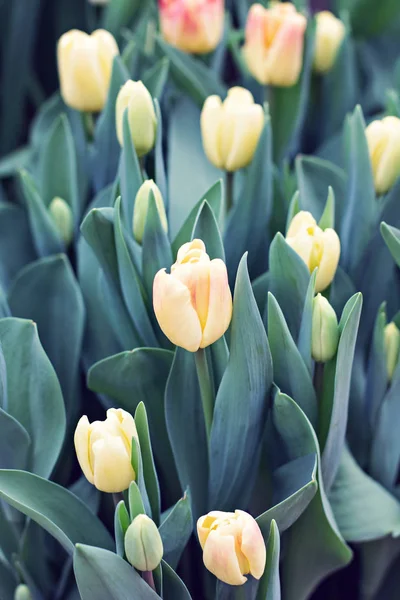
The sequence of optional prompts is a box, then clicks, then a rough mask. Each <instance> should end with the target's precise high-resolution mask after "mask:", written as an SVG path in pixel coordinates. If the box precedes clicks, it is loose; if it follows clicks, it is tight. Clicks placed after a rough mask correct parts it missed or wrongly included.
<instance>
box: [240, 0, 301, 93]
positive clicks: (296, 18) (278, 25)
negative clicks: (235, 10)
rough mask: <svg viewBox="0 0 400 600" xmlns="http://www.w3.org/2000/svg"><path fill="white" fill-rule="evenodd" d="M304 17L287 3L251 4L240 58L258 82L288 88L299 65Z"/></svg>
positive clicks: (297, 76)
mask: <svg viewBox="0 0 400 600" xmlns="http://www.w3.org/2000/svg"><path fill="white" fill-rule="evenodd" d="M306 27H307V19H306V18H305V16H304V15H302V14H300V13H299V12H297V10H296V8H295V6H294V5H293V4H292V3H291V2H283V3H280V2H278V3H276V4H273V5H272V6H271V7H270V8H264V7H263V6H262V5H261V4H253V5H252V6H251V8H250V11H249V15H248V18H247V24H246V39H245V45H244V48H243V52H244V57H245V60H246V63H247V67H248V69H249V71H250V73H251V74H252V75H253V77H255V79H257V81H258V82H259V83H261V84H262V85H274V86H278V87H291V86H293V85H295V84H296V83H297V81H298V79H299V76H300V72H301V69H302V66H303V46H304V34H305V30H306Z"/></svg>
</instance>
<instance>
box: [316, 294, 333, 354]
mask: <svg viewBox="0 0 400 600" xmlns="http://www.w3.org/2000/svg"><path fill="white" fill-rule="evenodd" d="M338 343H339V327H338V322H337V317H336V313H335V311H334V310H333V308H332V306H331V305H330V304H329V302H328V300H327V299H326V298H324V296H321V294H317V296H315V298H314V300H313V313H312V341H311V353H312V357H313V359H314V360H315V361H316V362H322V363H324V362H327V361H328V360H330V359H331V358H333V357H334V356H335V354H336V350H337V347H338Z"/></svg>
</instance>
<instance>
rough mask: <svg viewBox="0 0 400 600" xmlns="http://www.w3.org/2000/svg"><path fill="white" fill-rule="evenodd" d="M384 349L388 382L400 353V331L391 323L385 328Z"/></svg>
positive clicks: (390, 379)
mask: <svg viewBox="0 0 400 600" xmlns="http://www.w3.org/2000/svg"><path fill="white" fill-rule="evenodd" d="M385 348H386V368H387V374H388V378H389V381H392V377H393V373H394V371H395V369H396V366H397V363H398V360H399V351H400V331H399V330H398V328H397V327H396V325H395V323H393V321H392V322H391V323H389V324H388V325H386V327H385Z"/></svg>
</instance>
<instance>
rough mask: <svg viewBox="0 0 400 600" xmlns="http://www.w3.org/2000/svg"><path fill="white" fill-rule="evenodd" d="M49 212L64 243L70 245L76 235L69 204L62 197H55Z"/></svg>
mask: <svg viewBox="0 0 400 600" xmlns="http://www.w3.org/2000/svg"><path fill="white" fill-rule="evenodd" d="M49 213H50V216H51V218H52V219H53V221H54V224H55V226H56V228H57V231H58V233H59V234H60V237H61V239H62V240H63V242H64V244H65V245H66V246H69V244H70V243H71V241H72V238H73V237H74V222H73V217H72V211H71V209H70V207H69V205H68V204H67V203H66V202H65V200H63V199H62V198H58V197H57V198H53V200H52V201H51V202H50V206H49Z"/></svg>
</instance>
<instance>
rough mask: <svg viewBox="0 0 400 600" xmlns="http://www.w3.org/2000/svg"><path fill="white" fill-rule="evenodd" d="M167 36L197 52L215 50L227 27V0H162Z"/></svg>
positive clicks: (162, 22)
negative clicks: (225, 11)
mask: <svg viewBox="0 0 400 600" xmlns="http://www.w3.org/2000/svg"><path fill="white" fill-rule="evenodd" d="M159 9H160V24H161V33H162V35H163V38H164V39H165V40H166V41H167V42H168V43H169V44H171V46H175V48H179V49H180V50H183V52H192V53H194V54H205V53H207V52H211V51H212V50H214V48H215V47H216V46H217V45H218V44H219V42H220V41H221V38H222V34H223V30H224V0H159Z"/></svg>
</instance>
